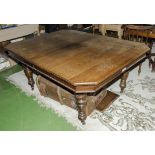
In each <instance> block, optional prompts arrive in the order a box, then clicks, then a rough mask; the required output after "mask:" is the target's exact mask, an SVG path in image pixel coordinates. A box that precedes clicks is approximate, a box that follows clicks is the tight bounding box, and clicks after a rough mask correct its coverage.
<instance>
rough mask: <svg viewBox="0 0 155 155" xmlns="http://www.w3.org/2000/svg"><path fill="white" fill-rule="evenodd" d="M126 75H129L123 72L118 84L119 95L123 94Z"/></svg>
mask: <svg viewBox="0 0 155 155" xmlns="http://www.w3.org/2000/svg"><path fill="white" fill-rule="evenodd" d="M128 75H129V72H125V73H124V74H123V75H122V78H121V82H120V88H121V93H123V92H124V89H125V88H126V80H127V78H128Z"/></svg>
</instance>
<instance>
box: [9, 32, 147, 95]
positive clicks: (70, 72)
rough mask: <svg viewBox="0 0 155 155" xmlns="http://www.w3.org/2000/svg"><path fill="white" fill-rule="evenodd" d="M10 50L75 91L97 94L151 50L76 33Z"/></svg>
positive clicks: (36, 40)
mask: <svg viewBox="0 0 155 155" xmlns="http://www.w3.org/2000/svg"><path fill="white" fill-rule="evenodd" d="M6 50H7V51H9V52H11V53H12V54H13V55H14V56H16V57H18V60H20V61H24V62H25V63H26V64H30V65H31V66H33V67H34V68H37V69H39V70H41V71H43V72H44V73H46V74H48V75H49V76H50V77H51V78H52V79H56V81H57V82H58V83H61V84H62V85H65V86H67V87H69V88H70V89H72V90H73V91H74V92H87V91H88V92H95V91H96V90H97V89H99V87H101V86H103V85H105V83H107V82H109V81H110V80H112V79H114V78H115V77H116V75H117V74H118V73H120V72H122V70H124V69H125V68H126V67H129V66H130V65H132V64H133V63H135V62H136V61H137V60H139V59H140V58H141V57H143V56H145V54H146V52H147V51H148V50H149V48H148V47H147V46H146V45H145V44H143V43H136V42H131V41H126V40H121V39H116V38H111V37H106V36H100V35H92V34H88V33H85V32H80V31H73V30H61V31H57V32H53V33H51V34H44V35H42V36H39V37H36V38H32V39H27V40H24V41H21V42H16V43H12V44H9V45H8V46H7V47H6Z"/></svg>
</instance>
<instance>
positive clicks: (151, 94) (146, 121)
mask: <svg viewBox="0 0 155 155" xmlns="http://www.w3.org/2000/svg"><path fill="white" fill-rule="evenodd" d="M8 80H9V81H10V82H11V83H13V84H15V85H16V86H17V87H19V88H21V89H22V91H24V92H26V93H27V94H28V95H34V96H35V97H36V99H37V100H38V101H39V102H38V103H39V105H41V106H44V107H47V108H51V109H53V110H54V111H55V112H56V113H58V114H59V115H62V116H63V117H65V118H66V120H67V121H69V122H70V123H72V124H73V125H74V126H76V127H77V129H79V130H111V131H113V130H117V131H120V130H121V131H122V130H123V131H133V130H135V131H141V130H148V131H151V130H155V73H152V72H151V69H150V68H149V66H148V60H146V61H145V62H144V63H143V65H142V72H141V74H140V76H138V68H135V69H134V70H132V71H131V72H130V73H129V77H128V80H127V87H126V89H125V91H124V93H123V94H120V93H119V91H120V88H119V82H120V81H117V82H116V83H114V84H113V85H111V86H110V87H109V88H108V89H109V90H110V91H112V92H115V93H117V94H120V97H119V98H118V99H117V100H115V102H113V104H112V105H111V106H110V107H108V108H107V109H106V110H105V111H104V112H99V111H94V112H93V113H92V114H91V115H90V116H89V117H87V120H86V125H81V123H80V121H79V120H78V119H77V112H76V111H75V110H73V109H71V108H69V107H66V106H64V105H60V104H59V103H58V102H56V101H54V100H51V99H49V98H46V97H42V96H40V94H39V91H38V89H37V87H36V86H35V90H34V91H31V89H30V87H29V86H28V85H27V79H26V77H25V75H24V73H23V72H18V73H16V74H13V75H11V76H10V77H9V78H8Z"/></svg>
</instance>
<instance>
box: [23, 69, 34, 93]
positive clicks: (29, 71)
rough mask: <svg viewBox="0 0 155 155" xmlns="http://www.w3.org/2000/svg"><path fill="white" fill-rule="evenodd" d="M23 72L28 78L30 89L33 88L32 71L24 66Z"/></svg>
mask: <svg viewBox="0 0 155 155" xmlns="http://www.w3.org/2000/svg"><path fill="white" fill-rule="evenodd" d="M24 73H25V75H26V77H27V79H28V84H29V85H30V86H31V88H32V90H33V89H34V80H33V73H32V71H31V70H30V69H29V68H27V67H26V68H24Z"/></svg>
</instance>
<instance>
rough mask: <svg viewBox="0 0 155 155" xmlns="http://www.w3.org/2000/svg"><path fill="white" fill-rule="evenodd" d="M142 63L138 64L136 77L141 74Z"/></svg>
mask: <svg viewBox="0 0 155 155" xmlns="http://www.w3.org/2000/svg"><path fill="white" fill-rule="evenodd" d="M141 68H142V63H140V64H139V69H138V75H140V73H141Z"/></svg>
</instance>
